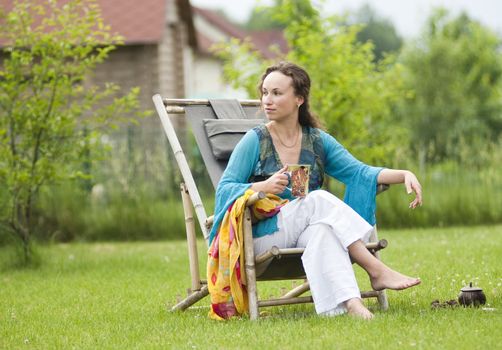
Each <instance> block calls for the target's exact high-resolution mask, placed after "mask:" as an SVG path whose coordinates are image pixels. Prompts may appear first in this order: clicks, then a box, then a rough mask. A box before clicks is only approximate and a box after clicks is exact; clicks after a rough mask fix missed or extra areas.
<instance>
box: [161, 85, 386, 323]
mask: <svg viewBox="0 0 502 350" xmlns="http://www.w3.org/2000/svg"><path fill="white" fill-rule="evenodd" d="M153 102H154V104H155V108H156V110H157V113H158V115H159V117H160V120H161V122H162V126H163V128H164V131H165V133H166V136H167V138H168V140H169V143H170V145H171V147H172V150H173V152H174V155H175V158H176V161H177V163H178V167H179V169H180V171H181V174H182V177H183V181H184V182H183V183H181V186H180V189H181V198H182V202H183V209H184V214H185V225H186V235H187V243H188V256H189V264H190V274H191V287H190V289H189V292H188V296H187V297H186V298H185V299H183V300H182V301H180V302H178V303H177V304H176V305H174V306H173V307H172V310H173V311H174V310H185V309H187V308H188V307H190V306H191V305H193V304H195V303H196V302H197V301H199V300H201V299H202V298H204V297H205V296H207V295H208V287H207V281H205V280H204V279H201V277H200V273H199V262H198V254H197V246H196V237H195V232H196V230H195V222H194V216H193V210H194V209H195V215H196V217H197V219H198V223H199V226H200V229H201V231H202V233H203V235H204V239H205V241H206V245H207V244H208V239H209V232H210V229H211V227H212V220H213V216H208V215H207V214H206V210H205V209H204V205H203V203H202V200H201V198H200V195H199V191H198V189H197V184H196V183H195V180H194V178H193V176H192V173H191V171H190V168H189V165H188V162H187V160H186V158H185V154H184V153H183V150H182V148H181V145H180V142H179V139H178V137H177V135H176V130H175V128H174V127H173V123H172V122H171V120H170V116H177V117H179V116H180V115H184V116H185V118H186V120H187V121H188V124H189V125H190V127H191V129H192V132H193V134H194V136H195V140H196V142H197V145H198V148H199V150H200V153H201V155H202V158H203V161H204V164H205V166H206V168H207V171H208V173H209V176H210V178H211V182H212V184H213V186H214V188H216V186H217V184H218V181H219V179H220V177H221V175H222V173H223V170H224V169H225V166H226V164H227V161H228V157H229V155H230V153H231V150H232V149H233V146H235V144H236V143H237V142H238V140H239V139H240V137H242V136H243V133H244V131H247V130H249V129H251V128H252V127H254V126H255V125H257V124H259V123H263V122H264V121H265V117H264V115H263V114H262V113H261V112H260V109H259V106H260V102H259V101H258V100H243V101H240V102H238V101H237V100H211V101H210V100H187V99H163V98H162V97H161V96H160V95H158V94H157V95H155V96H153ZM208 134H209V136H208ZM384 189H385V188H383V187H382V188H379V189H378V191H379V192H380V191H382V190H384ZM263 197H264V193H255V194H254V195H253V196H252V197H251V199H250V200H249V202H248V205H252V204H253V203H254V202H256V200H258V199H259V198H263ZM244 220H245V229H244V250H245V269H246V278H247V281H246V282H247V290H248V298H249V316H250V319H251V320H255V319H257V318H258V317H259V308H260V307H266V306H275V305H287V304H298V303H309V302H312V296H301V295H302V294H304V293H305V292H307V291H309V289H310V288H309V283H308V281H307V280H306V276H305V271H304V270H303V266H302V262H301V255H302V253H303V250H304V249H303V248H291V249H279V248H277V247H272V248H271V249H270V250H268V251H267V252H265V253H263V254H261V255H259V256H256V257H255V256H254V251H253V238H252V226H251V225H252V224H251V216H250V210H249V209H248V210H246V213H245V217H244ZM386 246H387V241H386V240H378V237H377V232H376V228H375V230H374V231H373V233H372V235H371V238H370V243H368V244H367V248H368V249H369V250H370V252H372V253H373V254H374V255H375V256H376V257H378V258H379V253H378V251H379V250H380V249H383V248H385V247H386ZM287 279H300V280H302V281H303V284H301V285H299V286H297V287H295V288H294V289H292V290H291V291H289V292H288V293H286V294H284V295H283V296H281V297H279V298H275V299H267V300H259V299H258V290H257V283H256V282H257V281H270V280H287ZM361 295H362V297H363V298H370V297H375V298H378V302H379V305H380V308H381V309H382V310H386V309H387V308H388V301H387V296H386V293H385V291H369V292H362V293H361Z"/></svg>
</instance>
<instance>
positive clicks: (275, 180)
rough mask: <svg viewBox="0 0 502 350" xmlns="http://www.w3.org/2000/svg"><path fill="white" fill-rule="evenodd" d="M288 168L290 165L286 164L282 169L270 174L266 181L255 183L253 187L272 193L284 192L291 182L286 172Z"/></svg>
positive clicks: (256, 189) (255, 189)
mask: <svg viewBox="0 0 502 350" xmlns="http://www.w3.org/2000/svg"><path fill="white" fill-rule="evenodd" d="M287 169H288V166H287V165H285V166H284V167H283V168H282V169H279V171H278V172H276V173H275V174H273V175H272V176H270V177H269V178H268V179H266V180H265V181H260V182H255V183H253V185H252V186H251V189H252V190H254V191H262V192H265V193H271V194H280V193H282V192H284V190H285V189H286V187H287V186H288V183H289V177H288V175H287V174H286V173H285V172H286V170H287Z"/></svg>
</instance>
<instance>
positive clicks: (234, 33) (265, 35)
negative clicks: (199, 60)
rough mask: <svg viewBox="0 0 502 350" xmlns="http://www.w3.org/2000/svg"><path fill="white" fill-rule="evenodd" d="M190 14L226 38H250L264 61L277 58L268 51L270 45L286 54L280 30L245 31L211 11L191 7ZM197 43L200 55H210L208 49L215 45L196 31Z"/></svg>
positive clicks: (286, 46) (285, 46)
mask: <svg viewBox="0 0 502 350" xmlns="http://www.w3.org/2000/svg"><path fill="white" fill-rule="evenodd" d="M192 13H193V14H194V15H199V16H201V17H203V18H204V19H205V20H206V21H207V22H208V23H210V24H211V25H213V26H215V27H216V28H217V29H219V30H220V31H221V32H223V33H224V34H225V35H226V36H228V37H233V38H237V39H240V40H244V39H245V38H250V39H251V42H252V44H253V45H254V47H255V48H256V49H257V50H258V51H259V52H260V53H261V54H262V56H263V57H264V58H266V59H271V58H276V57H277V53H275V52H274V51H272V50H270V46H272V45H274V46H277V47H278V49H279V52H281V53H283V54H284V53H287V52H288V44H287V42H286V39H285V38H284V34H283V32H282V30H280V29H272V30H264V31H246V30H244V29H242V28H239V27H238V26H236V25H235V24H233V23H231V22H230V21H228V20H227V19H226V18H224V17H223V16H220V15H219V14H218V13H216V12H214V11H212V10H207V9H202V8H199V7H195V6H192ZM197 42H198V49H199V51H200V52H201V53H202V54H212V53H211V51H210V48H211V46H213V45H214V44H215V43H216V42H215V41H213V40H211V39H210V38H209V37H207V36H206V35H205V34H204V33H201V32H200V31H197Z"/></svg>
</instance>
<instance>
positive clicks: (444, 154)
mask: <svg viewBox="0 0 502 350" xmlns="http://www.w3.org/2000/svg"><path fill="white" fill-rule="evenodd" d="M401 59H402V62H403V65H404V66H405V77H406V84H407V85H408V86H409V87H410V88H412V89H413V90H414V93H413V94H412V96H411V98H410V99H408V100H406V101H405V103H404V105H403V108H402V111H403V113H401V115H402V118H403V122H404V123H406V124H407V126H408V128H409V130H410V132H411V139H410V140H411V144H412V146H413V148H414V149H415V150H417V151H418V152H419V153H420V154H421V158H422V161H423V162H426V161H429V162H431V161H432V162H436V161H442V160H444V159H456V160H459V158H460V157H461V153H462V152H463V151H464V148H465V147H463V145H464V144H467V145H469V148H470V149H472V150H475V149H476V145H478V146H479V145H480V144H484V143H486V142H489V141H490V140H492V141H496V140H497V139H498V138H500V134H501V131H502V99H501V96H502V55H501V54H500V38H498V37H497V36H496V35H495V34H494V33H492V32H491V31H490V30H488V29H487V28H485V27H483V26H482V25H481V24H480V23H478V22H476V21H473V20H471V19H470V18H469V17H468V16H467V15H466V14H460V15H459V16H457V17H456V18H451V16H449V15H448V12H447V11H446V10H444V9H438V10H436V11H435V12H434V13H433V15H432V16H431V17H430V18H429V20H428V23H427V25H426V27H425V30H424V33H423V35H422V37H421V38H419V39H418V40H417V41H415V42H412V43H410V45H409V46H408V47H407V48H406V49H405V51H404V53H403V55H402V58H401ZM475 152H476V151H473V152H472V153H471V155H470V156H472V158H476V154H475Z"/></svg>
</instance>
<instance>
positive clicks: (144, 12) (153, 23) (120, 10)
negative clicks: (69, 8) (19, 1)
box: [0, 0, 196, 46]
mask: <svg viewBox="0 0 502 350" xmlns="http://www.w3.org/2000/svg"><path fill="white" fill-rule="evenodd" d="M58 1H60V2H61V3H63V2H65V1H64V0H58ZM188 1H189V0H177V1H176V3H177V5H178V7H179V8H180V9H179V12H180V15H181V17H182V19H184V20H185V21H187V20H188V21H189V23H188V30H189V37H190V44H191V45H193V46H195V45H196V43H195V35H194V30H193V23H192V19H191V13H185V12H186V11H190V6H189V2H188ZM97 3H98V5H99V6H100V8H101V11H102V17H103V20H104V22H105V24H108V25H110V27H111V31H112V33H117V34H120V35H121V36H122V37H123V38H124V41H125V43H126V44H148V43H156V42H159V41H160V40H161V38H162V35H163V32H164V27H165V26H166V13H167V12H166V0H141V1H138V0H97ZM12 6H13V1H12V0H0V7H2V8H3V9H4V11H6V12H8V11H10V10H11V9H12ZM167 10H169V11H175V9H167ZM1 44H2V43H0V45H1Z"/></svg>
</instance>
